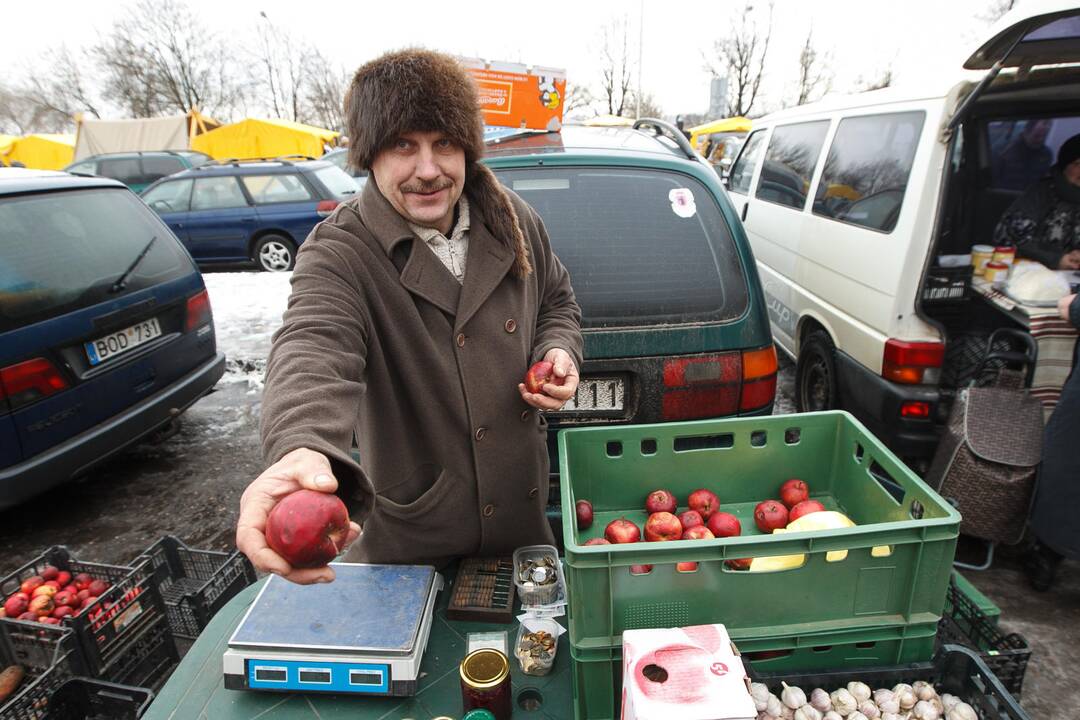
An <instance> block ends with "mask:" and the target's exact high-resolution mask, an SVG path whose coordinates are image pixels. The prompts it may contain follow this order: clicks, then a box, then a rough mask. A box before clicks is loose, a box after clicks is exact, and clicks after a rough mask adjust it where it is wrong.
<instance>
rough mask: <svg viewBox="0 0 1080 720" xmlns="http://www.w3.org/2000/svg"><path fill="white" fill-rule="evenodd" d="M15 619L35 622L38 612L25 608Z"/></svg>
mask: <svg viewBox="0 0 1080 720" xmlns="http://www.w3.org/2000/svg"><path fill="white" fill-rule="evenodd" d="M15 619H16V620H29V621H30V622H37V619H38V614H37V613H33V612H30V611H29V610H27V611H26V612H24V613H23V614H22V615H20V616H19V617H17V618H15Z"/></svg>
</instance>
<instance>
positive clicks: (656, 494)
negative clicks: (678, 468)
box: [645, 490, 678, 515]
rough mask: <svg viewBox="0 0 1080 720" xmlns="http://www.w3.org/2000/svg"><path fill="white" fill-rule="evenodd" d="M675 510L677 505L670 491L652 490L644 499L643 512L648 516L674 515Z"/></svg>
mask: <svg viewBox="0 0 1080 720" xmlns="http://www.w3.org/2000/svg"><path fill="white" fill-rule="evenodd" d="M676 509H678V504H677V503H676V502H675V496H674V495H672V494H671V491H670V490H653V491H652V492H651V493H649V496H648V497H646V498H645V512H647V513H649V514H650V515H652V514H653V513H659V512H666V513H674V512H675V510H676Z"/></svg>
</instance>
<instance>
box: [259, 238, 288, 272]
mask: <svg viewBox="0 0 1080 720" xmlns="http://www.w3.org/2000/svg"><path fill="white" fill-rule="evenodd" d="M253 259H254V260H255V262H257V263H258V264H259V268H260V269H262V270H266V271H268V272H285V271H286V270H292V269H293V265H295V264H296V245H295V244H293V241H292V240H290V239H288V238H287V237H282V236H281V235H263V236H262V237H261V238H259V242H257V243H255V252H254V258H253Z"/></svg>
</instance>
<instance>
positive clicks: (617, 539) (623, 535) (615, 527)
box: [604, 518, 641, 545]
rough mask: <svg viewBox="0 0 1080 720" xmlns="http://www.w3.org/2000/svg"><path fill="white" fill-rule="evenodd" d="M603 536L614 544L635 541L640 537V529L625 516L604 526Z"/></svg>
mask: <svg viewBox="0 0 1080 720" xmlns="http://www.w3.org/2000/svg"><path fill="white" fill-rule="evenodd" d="M604 537H605V538H607V541H608V542H610V543H613V544H615V545H618V544H621V543H635V542H637V541H638V540H640V539H641V530H639V529H638V526H637V525H635V524H634V523H632V522H630V521H629V520H627V519H626V518H619V519H618V520H612V521H611V522H609V523H608V524H607V527H606V528H604Z"/></svg>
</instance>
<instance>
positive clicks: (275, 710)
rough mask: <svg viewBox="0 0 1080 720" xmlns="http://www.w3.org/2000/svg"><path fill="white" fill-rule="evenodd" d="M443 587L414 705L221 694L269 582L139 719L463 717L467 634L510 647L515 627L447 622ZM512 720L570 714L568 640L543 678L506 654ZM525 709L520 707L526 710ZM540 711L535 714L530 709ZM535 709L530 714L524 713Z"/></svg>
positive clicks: (234, 608)
mask: <svg viewBox="0 0 1080 720" xmlns="http://www.w3.org/2000/svg"><path fill="white" fill-rule="evenodd" d="M444 577H445V578H446V579H447V581H448V582H447V587H446V588H445V589H443V591H442V592H440V593H439V597H438V600H437V602H436V605H435V618H434V621H433V623H432V627H431V638H430V640H429V641H428V646H427V651H426V652H425V653H424V658H423V661H422V663H421V666H420V673H421V674H420V681H419V688H420V689H419V691H418V693H417V695H416V696H415V697H412V698H379V697H370V696H368V697H353V696H342V695H324V694H320V693H270V692H255V691H249V690H226V689H225V687H224V684H223V683H224V676H223V671H222V666H221V657H222V654H223V653H224V652H225V649H226V648H227V646H228V641H229V637H230V636H231V635H232V632H233V630H234V629H235V628H236V626H237V625H238V624H239V623H240V620H241V619H242V618H243V616H244V613H245V612H246V611H247V609H248V607H249V606H250V605H251V603H252V601H254V599H255V596H256V595H257V594H258V592H259V590H260V589H261V588H262V586H263V584H264V583H265V582H266V579H265V578H264V579H262V580H260V581H259V582H257V583H255V584H254V585H252V586H250V587H248V588H246V589H244V590H243V591H242V592H240V593H239V594H238V595H237V596H236V597H235V598H233V599H232V600H231V601H230V602H229V603H228V604H227V605H226V606H225V607H223V608H222V609H221V611H220V612H218V614H217V615H215V616H214V618H213V619H212V620H211V621H210V624H209V625H207V627H206V629H205V630H203V632H202V633H201V634H200V635H199V638H198V640H196V641H195V644H194V645H192V647H191V649H190V650H189V651H188V653H187V655H185V656H184V659H183V660H182V661H181V662H180V665H179V666H178V667H177V668H176V670H175V672H173V674H172V677H170V678H169V680H168V682H167V683H166V684H165V686H164V687H163V688H162V689H161V692H159V693H158V696H157V698H155V700H154V703H153V704H152V705H151V706H150V709H149V710H148V711H147V713H146V714H145V715H144V716H143V720H164V719H165V718H175V719H177V720H181V719H182V720H196V719H198V720H203V719H204V718H206V719H209V718H212V719H213V720H253V719H254V718H259V719H260V720H279V719H281V718H289V719H290V720H300V719H305V720H306V719H307V718H313V719H314V718H318V719H321V720H332V719H336V718H342V719H344V718H349V720H363V719H370V720H376V719H380V720H381V719H383V718H385V719H386V720H391V719H393V720H399V719H404V718H411V719H413V720H430V719H431V718H434V717H438V716H444V715H445V716H449V717H452V718H460V717H461V716H462V715H463V714H464V713H463V712H462V705H461V684H460V678H459V675H458V667H459V665H460V663H461V660H462V658H464V657H465V648H466V635H467V634H468V633H470V632H478V631H491V630H506V631H507V635H508V645H509V646H510V647H511V648H512V645H513V642H514V638H515V635H516V633H517V628H518V624H517V622H516V621H515V622H514V623H512V624H510V625H500V624H497V623H479V622H459V621H454V620H447V618H446V606H447V604H448V602H449V597H450V588H451V584H450V582H449V581H450V580H451V578H452V573H446V574H444ZM510 668H511V684H512V687H513V697H514V699H515V706H514V718H515V719H517V718H522V719H530V718H531V719H537V720H539V719H540V718H550V719H551V720H555V719H556V718H558V719H565V718H567V717H571V716H572V715H573V702H572V695H571V688H570V649H569V643H568V642H567V639H566V636H564V637H563V638H561V639H560V641H559V650H558V653H557V654H556V656H555V666H554V667H553V668H552V670H551V673H549V674H548V675H546V676H543V677H533V676H529V675H525V674H523V673H522V672H521V668H520V667H519V665H518V662H517V659H516V658H515V657H513V654H512V649H511V655H510ZM523 703H524V707H523V705H522V704H523ZM536 704H539V707H534V706H535V705H536ZM527 708H533V709H527Z"/></svg>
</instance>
